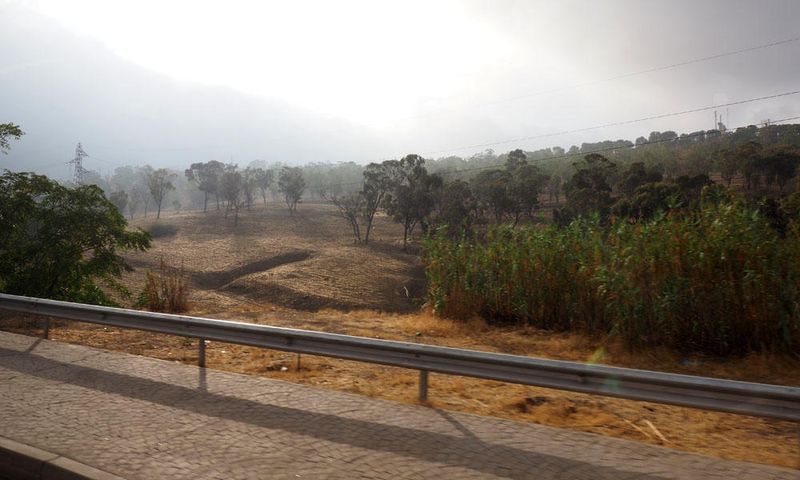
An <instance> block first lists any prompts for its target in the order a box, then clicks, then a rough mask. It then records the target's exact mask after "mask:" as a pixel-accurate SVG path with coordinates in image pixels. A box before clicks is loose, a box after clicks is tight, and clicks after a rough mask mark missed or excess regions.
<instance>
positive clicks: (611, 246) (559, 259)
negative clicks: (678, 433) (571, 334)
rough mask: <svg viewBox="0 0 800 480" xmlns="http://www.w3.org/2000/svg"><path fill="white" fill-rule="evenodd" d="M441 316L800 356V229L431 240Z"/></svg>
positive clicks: (732, 206)
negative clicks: (783, 233) (481, 317)
mask: <svg viewBox="0 0 800 480" xmlns="http://www.w3.org/2000/svg"><path fill="white" fill-rule="evenodd" d="M425 259H426V263H427V276H428V288H429V291H428V294H429V297H430V300H431V302H432V304H433V306H434V308H435V310H436V311H437V312H439V313H440V314H442V315H444V316H448V317H455V318H469V317H471V316H474V315H481V316H483V317H484V318H486V319H487V320H488V321H490V322H498V323H521V324H528V325H533V326H536V327H540V328H545V329H551V330H559V331H582V332H587V333H590V334H600V335H612V336H618V337H620V338H622V339H623V340H624V341H625V343H626V344H628V345H629V346H640V345H649V346H658V345H665V346H669V347H672V348H674V349H677V350H684V351H698V352H706V353H710V354H720V355H738V354H745V353H746V352H749V351H764V350H766V351H793V352H798V351H800V310H799V309H798V301H800V294H799V290H798V289H800V228H799V227H798V225H797V224H791V225H790V226H789V228H788V230H787V232H786V237H785V238H781V237H780V235H779V234H778V232H776V230H775V229H773V228H770V225H769V223H768V220H767V219H765V218H764V217H763V215H761V214H759V212H758V211H757V210H753V209H750V208H747V207H745V206H743V205H742V204H739V203H721V204H719V205H717V204H714V203H713V202H708V203H704V205H703V207H702V208H701V209H700V210H697V211H686V212H683V213H672V214H669V215H661V216H657V217H656V218H655V219H654V220H652V221H650V222H638V223H635V224H630V223H627V222H619V223H617V224H616V225H612V226H610V227H603V226H602V225H601V223H599V219H598V218H597V217H595V218H594V219H591V220H586V219H581V220H577V221H574V222H572V223H571V224H569V225H568V226H567V227H566V228H556V227H550V228H548V229H537V228H521V229H511V228H507V227H502V228H496V229H493V230H490V231H489V232H488V234H487V237H486V239H485V241H482V242H479V241H476V240H466V239H462V240H461V241H454V240H452V239H451V238H448V237H447V236H445V235H437V236H434V237H431V238H428V239H427V240H426V241H425Z"/></svg>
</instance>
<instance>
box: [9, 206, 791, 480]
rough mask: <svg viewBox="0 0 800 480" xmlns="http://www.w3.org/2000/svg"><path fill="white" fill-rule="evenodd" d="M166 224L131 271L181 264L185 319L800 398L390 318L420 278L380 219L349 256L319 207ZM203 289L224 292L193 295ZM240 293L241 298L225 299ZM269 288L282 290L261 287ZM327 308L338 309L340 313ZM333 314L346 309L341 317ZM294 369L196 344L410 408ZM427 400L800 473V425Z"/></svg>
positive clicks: (691, 370)
mask: <svg viewBox="0 0 800 480" xmlns="http://www.w3.org/2000/svg"><path fill="white" fill-rule="evenodd" d="M169 222H170V223H172V224H176V225H178V226H179V231H178V233H177V234H176V235H175V236H174V237H169V238H163V239H157V240H156V241H155V248H154V249H153V250H152V251H151V252H147V253H145V254H137V255H136V256H134V257H133V258H132V260H133V261H134V263H135V265H137V266H144V267H148V266H149V267H151V268H152V267H153V266H156V265H157V264H158V263H157V262H158V259H159V257H160V256H162V255H163V256H165V258H170V259H171V260H172V261H173V262H180V261H181V259H182V260H183V261H184V265H185V266H186V269H187V273H188V275H189V278H190V281H192V282H194V283H193V285H192V287H193V289H192V291H191V293H190V296H189V302H190V303H191V309H190V311H189V313H190V314H192V315H198V316H207V317H211V318H222V319H231V320H238V321H244V322H252V323H260V324H270V325H278V326H286V327H293V328H303V329H309V330H318V331H326V332H332V333H344V334H351V335H363V336H368V337H373V338H384V339H393V340H403V341H411V342H420V343H429V344H436V345H444V346H452V347H458V348H470V349H476V350H484V351H494V352H504V353H512V354H518V355H529V356H536V357H543V358H553V359H561V360H574V361H592V362H598V363H604V364H609V365H617V366H624V367H632V368H642V369H651V370H661V371H668V372H676V373H685V374H695V375H707V376H713V377H719V378H729V379H737V380H746V381H755V382H763V383H775V384H784V385H793V386H800V360H797V359H791V358H787V357H785V356H784V357H776V356H769V355H751V356H749V357H747V358H742V359H734V360H720V359H715V358H708V357H686V356H682V355H680V354H677V353H675V352H673V351H669V350H666V349H658V348H655V349H653V348H651V349H647V350H640V351H638V352H631V351H628V350H626V349H625V348H623V347H622V346H620V345H618V344H604V343H601V342H598V341H595V340H592V339H590V338H587V337H582V336H579V335H574V334H566V333H563V334H554V333H549V332H544V331H540V330H536V329H532V328H499V327H487V325H486V324H485V323H484V322H483V321H481V320H480V319H473V320H470V321H467V322H454V321H450V320H444V319H439V318H437V317H435V316H433V315H432V314H430V312H428V311H423V312H421V313H408V314H404V313H398V312H404V311H409V310H412V309H414V310H416V306H415V303H414V302H413V301H411V300H412V299H410V298H409V297H408V296H406V293H405V289H404V288H403V287H406V289H408V287H409V285H410V286H411V287H414V285H417V284H415V283H414V282H419V281H420V279H421V278H422V277H421V271H420V270H419V266H418V265H417V263H416V259H415V257H414V256H413V255H406V254H403V253H401V252H400V251H399V248H396V247H397V246H398V245H399V243H400V242H401V241H402V231H398V230H399V229H398V228H397V226H396V225H393V224H391V223H390V222H388V221H387V220H386V219H385V218H381V219H379V222H378V227H377V230H376V233H375V239H376V240H377V241H378V242H379V243H378V244H376V245H375V246H372V247H366V248H365V247H354V246H353V245H352V244H351V240H350V238H349V237H348V232H347V226H346V225H345V224H344V223H343V222H342V221H341V220H340V219H337V218H336V217H334V216H332V215H330V212H328V211H327V210H326V209H325V207H318V206H314V207H312V206H310V205H301V206H300V210H298V214H297V218H296V219H292V218H290V217H289V215H288V213H286V212H285V209H270V210H268V211H266V212H265V211H264V210H263V208H260V209H258V210H255V209H254V210H253V211H252V212H249V213H248V212H246V211H245V212H242V216H241V217H240V220H239V226H238V227H236V228H235V229H234V228H233V224H232V220H231V221H230V222H227V221H226V220H225V219H224V218H222V216H221V215H217V214H216V213H209V214H208V215H206V216H204V215H202V214H196V213H192V214H181V215H177V216H170V217H169ZM142 225H146V224H142ZM298 252H307V253H309V256H308V257H307V258H305V259H302V255H299V254H298ZM281 255H288V256H284V257H281ZM295 255H298V256H295ZM275 258H278V259H279V260H280V259H287V258H288V259H295V260H296V261H291V262H286V263H282V264H281V265H279V266H277V267H271V268H269V269H267V270H266V271H258V270H257V269H256V270H253V271H251V272H250V273H244V274H243V275H242V276H236V275H237V274H238V273H242V272H248V268H250V266H253V265H256V266H258V265H259V264H257V262H261V261H264V260H265V259H275ZM260 265H267V266H271V265H272V264H271V263H269V262H268V263H265V264H260ZM145 270H146V269H145V268H139V269H137V272H134V273H133V274H131V275H129V276H127V277H126V278H125V280H124V281H125V283H126V285H127V286H128V288H129V289H131V291H139V290H141V288H142V285H143V284H144V275H145V274H144V271H145ZM231 275H234V276H233V277H231ZM326 277H328V278H326ZM209 278H211V279H215V278H216V279H217V280H220V279H221V280H224V281H225V283H224V284H223V285H217V286H215V285H212V284H204V285H200V284H199V283H202V282H203V281H207V280H208V279H209ZM198 282H199V283H198ZM240 283H244V284H245V286H246V287H247V288H244V289H237V288H234V286H236V285H237V284H240ZM274 285H277V286H279V287H285V289H283V290H281V289H280V288H277V289H276V288H273V287H272V286H274ZM412 289H413V288H412ZM412 289H410V290H412ZM304 296H307V298H308V299H309V300H308V302H309V304H308V305H307V306H308V307H309V308H305V309H300V310H298V309H294V308H287V306H286V305H288V306H295V302H298V301H300V302H302V301H304V300H303V298H304ZM339 296H341V297H342V298H345V299H346V301H347V303H348V304H347V305H343V304H342V302H341V299H340V298H339ZM410 296H411V297H413V293H412V295H410ZM298 299H299V300H298ZM337 302H338V303H337ZM302 306H303V305H300V307H302ZM343 308H350V309H351V310H350V311H342V309H343ZM310 310H314V311H313V312H312V311H310ZM376 310H383V313H381V312H379V311H376ZM391 312H396V313H391ZM2 324H3V328H6V329H8V330H12V331H17V332H20V333H28V334H40V332H41V330H40V327H41V325H39V326H38V327H35V326H32V325H31V320H24V319H23V320H17V319H13V318H12V319H3V320H2ZM51 338H53V339H55V340H60V341H65V342H71V343H78V344H83V345H89V346H94V347H99V348H104V349H109V350H118V351H124V352H128V353H133V354H137V355H147V356H151V357H155V358H160V359H165V360H172V361H177V362H184V363H189V364H195V363H196V361H197V344H196V341H194V340H191V339H183V338H178V337H170V336H166V335H158V334H151V333H147V332H137V331H131V330H120V329H116V328H109V327H102V326H98V325H91V324H82V323H76V322H66V321H58V322H55V325H54V326H53V328H52V330H51ZM297 360H298V356H297V355H296V354H290V353H286V352H279V351H271V350H261V349H256V348H251V347H243V346H239V345H229V344H222V343H218V342H211V343H210V344H209V345H208V346H207V360H206V362H207V365H208V366H209V367H210V368H215V369H220V370H227V371H233V372H240V373H248V374H254V375H259V376H263V377H270V378H278V379H282V380H288V381H294V382H298V383H303V384H307V385H313V386H317V387H323V388H331V389H336V390H342V391H348V392H353V393H358V394H362V395H370V396H374V397H380V398H386V399H390V400H395V401H400V402H407V403H416V402H417V400H416V396H417V378H418V373H417V372H416V371H409V370H403V369H398V368H392V367H385V366H380V365H370V364H363V363H358V362H350V361H344V360H337V359H331V358H324V357H315V356H311V355H302V356H301V357H300V365H299V366H300V368H299V369H298V368H297V366H298V365H297ZM429 398H430V401H429V402H428V405H430V406H432V407H435V408H442V409H448V410H457V411H463V412H471V413H476V414H481V415H491V416H497V417H503V418H509V419H513V420H518V421H526V422H534V423H541V424H545V425H551V426H555V427H561V428H569V429H574V430H581V431H587V432H593V433H598V434H602V435H609V436H614V437H619V438H626V439H632V440H638V441H642V442H646V443H652V444H660V445H664V446H667V447H669V448H675V449H678V450H684V451H689V452H696V453H701V454H705V455H711V456H717V457H721V458H727V459H736V460H744V461H751V462H759V463H769V464H774V465H780V466H786V467H793V468H800V445H799V444H798V436H797V435H798V431H797V428H798V427H797V425H795V424H792V423H789V422H778V421H771V420H764V419H758V418H750V417H744V416H738V415H730V414H722V413H715V412H706V411H700V410H693V409H687V408H680V407H672V406H666V405H657V404H649V403H644V402H634V401H626V400H620V399H614V398H606V397H599V396H591V395H583V394H576V393H570V392H563V391H557V390H548V389H542V388H535V387H527V386H521V385H512V384H506V383H499V382H492V381H487V380H478V379H469V378H461V377H454V376H447V375H439V374H432V375H431V377H430V391H429Z"/></svg>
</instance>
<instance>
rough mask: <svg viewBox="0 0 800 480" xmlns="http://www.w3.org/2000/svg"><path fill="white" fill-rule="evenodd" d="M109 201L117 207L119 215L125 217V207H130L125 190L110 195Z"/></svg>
mask: <svg viewBox="0 0 800 480" xmlns="http://www.w3.org/2000/svg"><path fill="white" fill-rule="evenodd" d="M108 199H109V200H110V201H111V203H113V204H114V206H115V207H117V210H119V213H121V214H123V215H125V207H126V206H127V205H128V194H127V193H125V191H124V190H117V191H116V192H112V193H111V195H109V197H108Z"/></svg>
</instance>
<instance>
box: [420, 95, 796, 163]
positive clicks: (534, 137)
mask: <svg viewBox="0 0 800 480" xmlns="http://www.w3.org/2000/svg"><path fill="white" fill-rule="evenodd" d="M798 93H800V90H794V91H791V92H783V93H776V94H774V95H767V96H764V97H756V98H749V99H747V100H739V101H736V102H729V103H723V104H717V105H709V106H705V107H700V108H693V109H690V110H683V111H680V112H671V113H662V114H659V115H651V116H648V117H641V118H636V119H633V120H625V121H622V122H611V123H604V124H602V125H594V126H591V127H583V128H575V129H572V130H562V131H560V132H553V133H543V134H539V135H530V136H526V137H516V138H509V139H507V140H499V141H496V142H487V143H478V144H473V145H465V146H463V147H455V148H446V149H442V150H433V151H429V152H423V153H422V154H423V155H434V154H438V153H446V152H455V151H458V150H467V149H470V148H483V147H492V146H495V145H503V144H506V143H514V142H522V141H527V140H537V139H540V138H548V137H557V136H559V135H567V134H570V133H581V132H588V131H590V130H598V129H601V128H608V127H618V126H622V125H630V124H632V123H639V122H646V121H648V120H658V119H661V118H668V117H676V116H678V115H687V114H689V113H697V112H704V111H707V110H713V109H715V108H722V107H731V106H734V105H743V104H745V103H752V102H759V101H762V100H769V99H772V98H779V97H788V96H790V95H797V94H798Z"/></svg>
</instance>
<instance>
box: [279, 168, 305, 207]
mask: <svg viewBox="0 0 800 480" xmlns="http://www.w3.org/2000/svg"><path fill="white" fill-rule="evenodd" d="M305 189H306V182H305V180H304V179H303V170H302V169H301V168H299V167H283V168H282V169H281V174H280V176H279V177H278V190H280V192H281V193H283V198H284V200H285V201H286V206H287V207H289V213H291V214H292V215H294V212H295V211H297V202H299V201H300V198H301V197H302V196H303V192H304V191H305Z"/></svg>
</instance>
